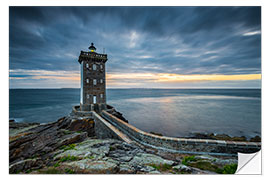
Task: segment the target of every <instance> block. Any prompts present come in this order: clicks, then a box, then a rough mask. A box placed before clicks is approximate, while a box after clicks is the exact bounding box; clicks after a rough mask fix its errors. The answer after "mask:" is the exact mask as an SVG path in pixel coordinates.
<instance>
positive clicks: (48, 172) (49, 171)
mask: <svg viewBox="0 0 270 180" xmlns="http://www.w3.org/2000/svg"><path fill="white" fill-rule="evenodd" d="M42 173H44V174H61V172H60V171H59V170H58V169H55V168H49V169H47V170H45V171H44V172H42Z"/></svg>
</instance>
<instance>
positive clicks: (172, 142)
mask: <svg viewBox="0 0 270 180" xmlns="http://www.w3.org/2000/svg"><path fill="white" fill-rule="evenodd" d="M101 115H102V117H103V118H105V119H106V120H108V121H109V122H110V123H111V124H113V125H114V126H115V127H117V128H119V130H121V131H122V132H123V133H125V134H126V135H128V137H129V138H131V139H132V140H135V141H136V142H138V143H140V144H143V145H146V146H150V147H153V148H157V149H164V150H169V151H173V152H189V153H192V152H193V153H198V152H202V153H208V154H237V152H242V153H253V152H257V151H259V150H260V149H261V143H254V142H236V141H220V140H207V139H187V138H173V137H165V136H157V135H153V134H150V133H146V132H144V131H141V130H139V129H137V128H135V127H134V126H132V125H130V124H128V123H125V122H124V121H122V120H120V119H118V118H116V117H115V116H113V115H111V114H110V113H108V112H106V111H104V110H103V111H102V113H101Z"/></svg>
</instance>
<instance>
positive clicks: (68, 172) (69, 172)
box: [65, 168, 75, 174]
mask: <svg viewBox="0 0 270 180" xmlns="http://www.w3.org/2000/svg"><path fill="white" fill-rule="evenodd" d="M65 173H67V174H74V173H75V172H74V171H73V170H72V169H69V168H66V169H65Z"/></svg>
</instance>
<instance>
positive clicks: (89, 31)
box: [9, 7, 261, 87]
mask: <svg viewBox="0 0 270 180" xmlns="http://www.w3.org/2000/svg"><path fill="white" fill-rule="evenodd" d="M9 29H10V33H9V37H10V51H9V55H10V74H11V76H10V78H11V79H12V78H13V79H14V78H17V80H18V81H19V79H18V78H21V79H22V78H28V79H29V82H31V79H30V78H31V76H29V73H30V71H35V72H36V73H37V74H38V73H40V77H42V76H43V75H42V74H44V72H55V73H58V72H65V73H63V75H62V76H61V77H62V79H61V78H60V76H58V75H57V76H55V77H59V78H58V79H57V80H56V81H55V83H58V82H59V84H55V86H56V87H59V86H60V84H63V83H61V80H65V81H67V79H69V78H71V77H72V76H73V75H75V74H76V76H78V74H79V70H80V68H79V63H78V62H77V59H78V56H79V53H80V51H81V50H87V47H88V46H89V44H90V43H91V42H94V43H95V45H96V47H97V50H98V52H101V53H102V51H103V48H105V52H106V53H107V54H108V58H109V60H108V62H107V72H108V74H119V75H120V76H124V75H125V74H127V73H131V74H172V75H176V76H177V75H179V76H183V75H187V76H189V75H201V74H204V75H245V74H246V75H249V74H251V75H252V74H258V75H259V74H261V34H260V33H261V8H260V7H10V25H9ZM19 70H22V73H21V77H14V72H13V71H17V72H18V71H19ZM23 75H25V77H22V76H23ZM27 75H28V77H27ZM30 75H31V73H30ZM35 77H36V74H35ZM46 77H47V76H46ZM65 77H67V78H65ZM189 77H191V76H189ZM18 81H16V83H17V84H19V85H20V86H23V83H18ZM13 82H14V83H13ZM12 83H13V84H14V86H16V84H15V81H12ZM32 83H37V81H32ZM72 83H73V82H70V83H69V84H65V86H70V87H73V85H74V86H75V84H73V85H72ZM114 83H117V82H116V81H114ZM118 83H119V84H120V83H121V84H122V85H121V86H123V87H124V84H123V83H122V82H118ZM133 83H134V82H133ZM28 85H29V84H26V85H25V87H27V86H28ZM36 85H37V86H38V84H36ZM137 85H138V83H137ZM33 86H34V85H33ZM142 86H143V84H142ZM161 86H162V84H161Z"/></svg>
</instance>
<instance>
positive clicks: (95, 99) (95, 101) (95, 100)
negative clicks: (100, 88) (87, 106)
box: [93, 96, 97, 104]
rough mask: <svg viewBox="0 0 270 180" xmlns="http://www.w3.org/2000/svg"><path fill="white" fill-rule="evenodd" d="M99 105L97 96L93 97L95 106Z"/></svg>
mask: <svg viewBox="0 0 270 180" xmlns="http://www.w3.org/2000/svg"><path fill="white" fill-rule="evenodd" d="M96 103H97V96H93V104H96Z"/></svg>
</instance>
